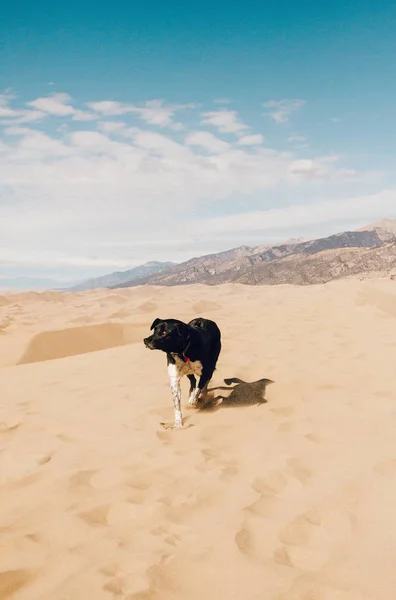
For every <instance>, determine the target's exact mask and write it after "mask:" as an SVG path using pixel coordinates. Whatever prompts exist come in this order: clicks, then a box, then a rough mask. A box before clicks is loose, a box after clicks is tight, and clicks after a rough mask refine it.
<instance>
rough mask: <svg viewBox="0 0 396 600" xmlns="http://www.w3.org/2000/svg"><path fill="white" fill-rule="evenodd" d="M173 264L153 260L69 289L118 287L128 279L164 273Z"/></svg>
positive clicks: (132, 279)
mask: <svg viewBox="0 0 396 600" xmlns="http://www.w3.org/2000/svg"><path fill="white" fill-rule="evenodd" d="M173 266H175V263H172V262H156V261H151V262H147V263H145V264H144V265H140V266H139V267H134V268H133V269H129V270H127V271H116V272H115V273H110V274H109V275H102V276H101V277H95V278H93V279H86V280H84V281H81V282H80V283H77V284H75V285H73V286H71V287H70V288H68V290H67V291H69V292H84V291H85V290H94V289H97V288H108V287H118V286H121V285H122V284H123V283H125V282H127V281H128V282H129V281H134V280H135V279H138V278H141V277H149V276H151V275H156V274H158V273H162V272H164V271H167V270H168V269H170V268H171V267H173Z"/></svg>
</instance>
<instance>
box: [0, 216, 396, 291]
mask: <svg viewBox="0 0 396 600" xmlns="http://www.w3.org/2000/svg"><path fill="white" fill-rule="evenodd" d="M375 276H391V277H392V278H395V279H396V219H382V220H381V221H378V222H376V223H372V224H371V225H367V226H365V227H362V228H361V229H359V230H356V231H343V232H341V233H337V234H334V235H330V236H327V237H324V238H318V239H313V240H304V239H291V240H287V241H286V242H283V243H280V244H279V243H278V244H272V245H269V244H267V245H261V246H240V247H238V248H232V249H230V250H225V251H223V252H218V253H214V254H208V255H205V256H199V257H195V258H192V259H190V260H187V261H185V262H183V263H180V264H175V263H172V262H156V261H151V262H147V263H145V264H143V265H140V266H138V267H134V268H132V269H128V270H126V271H116V272H114V273H109V274H107V275H103V276H101V277H96V278H92V279H87V280H84V281H81V282H77V283H76V282H74V283H73V284H68V285H67V284H64V283H63V284H61V283H60V282H56V281H53V280H44V279H37V280H35V279H33V278H25V279H24V278H18V279H10V278H9V279H5V278H0V290H1V289H15V290H17V289H20V290H21V289H25V290H26V289H31V290H44V289H58V290H60V289H61V290H63V291H85V290H92V289H97V288H110V289H116V288H127V287H134V286H140V285H159V286H177V285H188V284H193V283H202V284H207V285H215V284H219V283H231V282H235V283H243V284H247V285H262V284H267V285H276V284H295V285H309V284H314V283H325V282H327V281H331V280H333V279H340V278H343V277H359V278H367V277H375Z"/></svg>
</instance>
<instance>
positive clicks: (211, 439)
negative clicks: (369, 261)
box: [0, 281, 396, 600]
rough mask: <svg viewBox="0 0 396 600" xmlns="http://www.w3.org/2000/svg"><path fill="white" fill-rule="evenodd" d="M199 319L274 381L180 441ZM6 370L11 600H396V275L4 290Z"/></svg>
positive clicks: (5, 590)
mask: <svg viewBox="0 0 396 600" xmlns="http://www.w3.org/2000/svg"><path fill="white" fill-rule="evenodd" d="M195 316H205V317H209V318H213V319H215V320H216V321H217V323H218V324H219V326H220V328H221V329H222V333H223V351H222V354H221V356H220V360H219V363H218V369H217V371H216V374H215V377H214V379H213V380H212V385H213V386H224V382H223V380H224V378H229V377H240V378H242V379H244V380H246V381H248V382H253V381H256V380H258V379H261V378H263V377H267V378H270V379H273V380H274V381H275V383H274V384H272V385H271V386H269V387H268V389H267V394H266V395H267V399H268V402H267V403H264V404H261V405H258V403H257V398H254V386H253V387H252V388H249V386H247V387H246V386H245V387H244V388H243V389H242V393H240V394H239V398H236V397H235V396H237V395H238V394H237V393H236V392H235V393H234V400H235V401H234V400H233V399H230V400H229V401H228V402H226V403H224V404H223V405H221V406H220V407H219V408H218V410H214V411H208V410H195V409H190V410H189V409H188V408H187V407H186V402H185V401H184V403H183V411H184V415H185V416H188V417H189V419H188V422H187V424H188V425H190V427H188V428H186V429H184V430H183V431H169V430H165V429H163V428H161V426H160V422H161V421H164V420H165V421H167V420H168V421H169V420H171V419H172V416H173V408H172V401H171V395H170V391H169V387H168V381H167V373H166V366H165V356H164V355H163V354H161V353H160V352H150V351H149V350H147V349H146V348H145V347H144V345H143V343H142V341H141V340H142V338H143V336H145V335H147V333H148V329H149V326H150V324H151V322H152V320H153V319H154V318H155V317H162V318H166V317H177V318H181V319H184V320H188V319H191V318H193V317H195ZM0 366H1V368H0V381H1V400H0V532H1V535H0V600H4V599H6V598H7V599H8V598H12V599H14V600H91V599H92V600H112V599H113V600H121V599H125V600H195V599H197V600H198V599H199V600H202V599H205V600H220V599H221V600H222V599H227V600H228V599H229V598H236V599H237V600H392V599H393V598H394V597H395V593H396V569H395V557H396V519H395V517H394V511H395V506H396V283H395V282H391V281H369V282H358V281H344V282H336V283H331V284H327V285H323V286H315V287H305V288H297V287H291V286H279V287H268V288H267V287H262V288H251V287H243V286H232V285H225V286H221V287H216V288H211V287H204V286H193V287H186V288H170V289H162V288H138V289H134V290H122V291H119V292H114V291H103V290H101V291H96V292H88V293H84V294H83V293H81V294H61V293H44V294H36V293H35V294H19V295H16V296H12V295H10V296H1V297H0ZM187 389H188V381H187V380H186V381H184V384H183V391H184V400H185V399H186V395H187ZM225 393H226V392H225ZM244 404H245V405H244Z"/></svg>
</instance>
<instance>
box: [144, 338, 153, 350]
mask: <svg viewBox="0 0 396 600" xmlns="http://www.w3.org/2000/svg"><path fill="white" fill-rule="evenodd" d="M143 343H144V345H145V346H146V348H151V347H152V346H151V341H150V338H144V340H143Z"/></svg>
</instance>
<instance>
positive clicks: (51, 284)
mask: <svg viewBox="0 0 396 600" xmlns="http://www.w3.org/2000/svg"><path fill="white" fill-rule="evenodd" d="M69 285H72V283H71V282H69V283H67V282H65V281H56V280H55V279H45V278H39V277H0V291H3V292H25V291H28V290H29V291H34V292H41V291H44V290H56V289H62V288H64V287H66V286H69Z"/></svg>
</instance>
